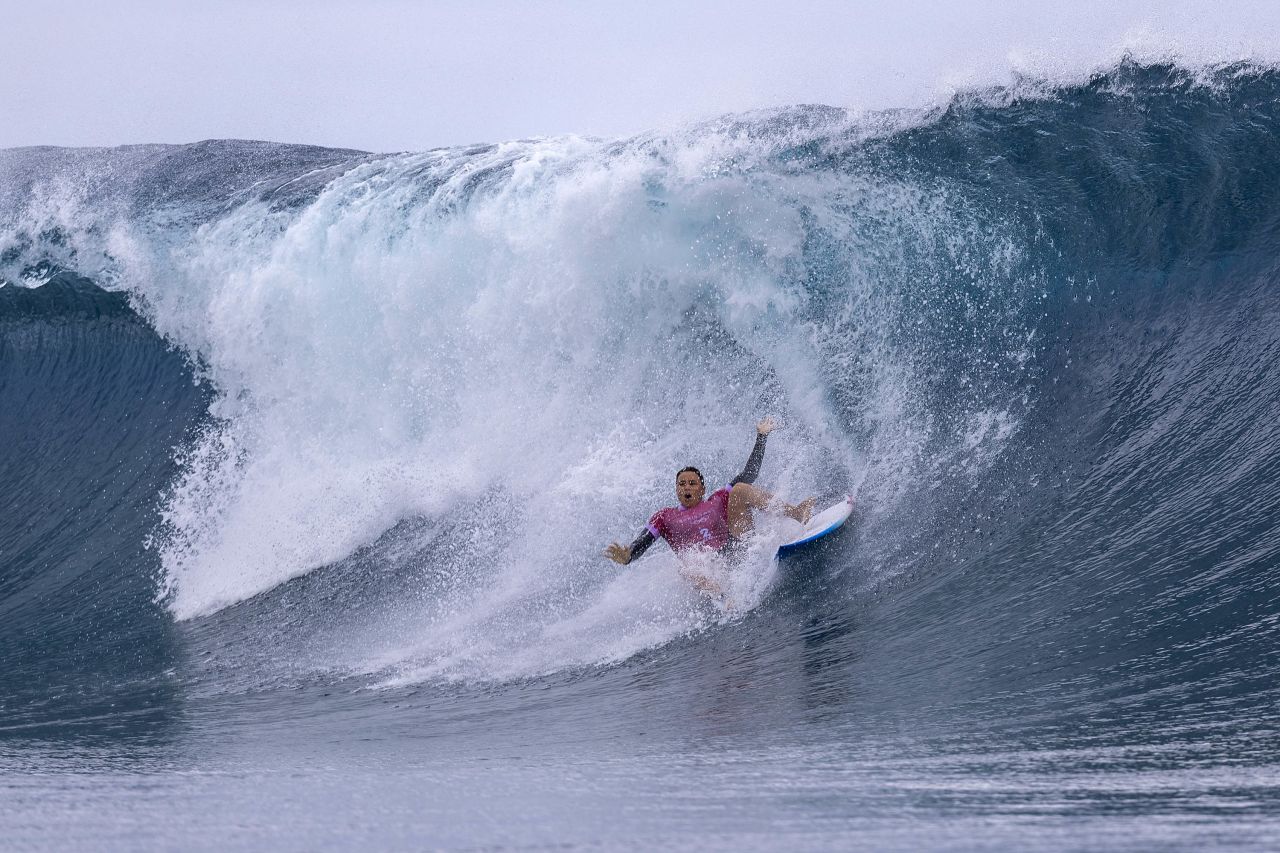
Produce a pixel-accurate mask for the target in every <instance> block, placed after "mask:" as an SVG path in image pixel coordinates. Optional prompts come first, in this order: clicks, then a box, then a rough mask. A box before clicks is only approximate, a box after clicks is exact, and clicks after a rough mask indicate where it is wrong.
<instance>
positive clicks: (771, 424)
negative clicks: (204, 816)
mask: <svg viewBox="0 0 1280 853" xmlns="http://www.w3.org/2000/svg"><path fill="white" fill-rule="evenodd" d="M777 428H778V422H777V421H775V420H774V419H773V418H772V417H766V418H765V419H764V420H762V421H761V422H760V423H758V424H756V432H758V433H760V434H761V435H768V434H769V433H771V432H773V431H774V430H775V429H777Z"/></svg>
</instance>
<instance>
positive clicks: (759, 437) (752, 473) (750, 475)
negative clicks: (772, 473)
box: [729, 418, 778, 486]
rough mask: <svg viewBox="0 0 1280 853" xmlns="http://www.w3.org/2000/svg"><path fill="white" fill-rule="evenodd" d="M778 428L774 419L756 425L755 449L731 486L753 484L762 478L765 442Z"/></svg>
mask: <svg viewBox="0 0 1280 853" xmlns="http://www.w3.org/2000/svg"><path fill="white" fill-rule="evenodd" d="M777 426H778V424H777V423H776V422H775V421H774V419H773V418H765V419H764V420H762V421H760V423H758V424H756V444H755V447H752V448H751V455H750V456H748V457H747V464H746V466H745V467H744V468H743V469H742V473H741V474H739V475H738V476H736V477H734V478H733V479H732V480H730V481H729V485H730V486H736V485H738V484H739V483H747V484H751V483H754V482H755V481H756V477H758V476H760V463H761V462H764V443H765V440H766V439H768V437H769V433H771V432H773V431H774V429H775V428H776V427H777Z"/></svg>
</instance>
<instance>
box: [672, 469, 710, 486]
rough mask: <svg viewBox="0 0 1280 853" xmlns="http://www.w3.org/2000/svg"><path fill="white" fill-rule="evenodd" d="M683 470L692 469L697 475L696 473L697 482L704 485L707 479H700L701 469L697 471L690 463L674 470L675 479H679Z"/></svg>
mask: <svg viewBox="0 0 1280 853" xmlns="http://www.w3.org/2000/svg"><path fill="white" fill-rule="evenodd" d="M685 471H692V472H693V473H695V474H697V475H698V483H699V484H701V485H703V486H705V485H706V484H707V481H706V480H704V479H702V472H701V471H699V470H698V469H697V468H694V467H693V466H692V465H689V466H687V467H685V468H681V469H680V470H679V471H677V472H676V479H677V480H679V479H680V475H681V474H683V473H684V472H685Z"/></svg>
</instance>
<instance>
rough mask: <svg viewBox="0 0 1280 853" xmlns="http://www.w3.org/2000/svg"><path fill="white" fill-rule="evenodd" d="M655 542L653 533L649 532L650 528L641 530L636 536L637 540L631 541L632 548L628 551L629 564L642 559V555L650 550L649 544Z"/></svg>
mask: <svg viewBox="0 0 1280 853" xmlns="http://www.w3.org/2000/svg"><path fill="white" fill-rule="evenodd" d="M653 542H654V538H653V534H652V533H650V532H649V528H647V527H646V528H645V529H644V530H641V531H640V535H639V536H637V537H636V541H634V542H632V543H631V548H630V550H629V551H628V552H627V564H628V565H630V564H631V563H632V562H633V561H635V560H638V559H640V555H641V554H643V553H644V552H645V551H648V550H649V546H650V545H652V544H653Z"/></svg>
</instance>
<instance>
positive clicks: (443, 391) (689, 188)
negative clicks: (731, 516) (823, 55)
mask: <svg viewBox="0 0 1280 853" xmlns="http://www.w3.org/2000/svg"><path fill="white" fill-rule="evenodd" d="M813 118H814V116H812V115H811V116H810V119H811V120H812V119H813ZM810 123H811V124H813V123H814V122H813V121H810ZM816 124H818V125H819V127H818V129H811V130H807V131H806V130H800V129H797V128H799V127H801V126H802V125H803V123H797V122H794V121H790V120H788V121H781V122H779V121H773V120H772V119H771V117H770V116H769V115H767V114H766V115H762V116H757V117H751V118H748V119H746V120H744V121H743V122H741V123H737V122H724V123H720V124H716V125H712V126H707V127H701V128H697V129H692V130H689V131H687V132H685V133H683V134H681V135H678V136H673V137H652V138H643V139H639V140H634V141H631V142H627V143H605V142H599V141H589V140H582V139H576V138H565V139H554V140H543V141H536V142H522V143H510V144H505V145H499V146H494V147H490V148H486V149H482V150H470V151H468V150H460V149H458V150H449V151H437V152H431V153H427V154H421V155H406V156H398V157H392V158H383V159H378V160H374V161H371V162H365V163H363V164H361V165H357V166H355V167H354V168H353V169H351V170H350V171H349V172H347V173H346V174H345V175H343V176H342V177H340V178H338V179H337V180H334V181H332V182H331V183H329V184H328V185H327V186H326V187H325V189H324V191H323V192H322V193H321V194H320V195H319V196H318V197H317V198H315V199H314V200H313V201H310V202H309V203H308V204H306V205H305V206H302V207H285V208H283V209H279V210H273V209H271V208H270V207H269V205H268V204H267V203H265V202H261V201H252V202H248V203H244V204H240V205H239V206H235V207H232V208H231V209H229V210H228V211H226V212H225V213H221V214H218V215H215V216H212V217H208V216H205V217H203V220H202V221H204V222H205V224H203V225H201V226H200V227H198V228H195V229H194V230H192V229H191V228H189V227H187V226H184V225H182V224H181V222H182V221H183V217H182V216H181V215H180V214H181V213H182V212H181V211H178V212H177V213H175V212H174V211H151V213H150V216H149V217H144V218H141V219H140V218H138V217H136V216H135V217H133V218H130V217H128V216H125V215H123V214H120V213H119V212H117V211H115V210H111V211H110V213H109V215H101V214H100V215H99V217H98V219H97V220H95V219H94V217H93V216H89V215H87V214H86V213H85V211H84V209H83V208H84V205H85V204H86V202H85V196H84V195H83V194H81V195H77V193H76V192H75V191H74V187H72V188H71V189H68V187H67V186H66V185H65V182H64V183H63V184H57V187H59V190H58V193H54V194H53V195H54V196H56V197H57V198H58V199H59V203H58V204H57V205H48V204H44V205H42V209H43V210H45V211H46V212H45V214H44V215H45V216H46V217H48V216H50V215H54V216H56V222H55V223H54V224H60V225H61V226H62V227H64V228H65V229H67V230H69V231H71V232H72V233H73V236H74V239H73V240H72V242H73V243H76V244H83V245H85V246H88V245H90V244H92V243H93V241H94V240H100V241H101V243H102V246H101V248H100V249H99V251H102V252H105V256H106V258H107V260H106V261H105V262H104V263H105V265H106V266H105V268H104V270H102V271H99V274H98V277H99V278H100V279H108V280H112V281H115V282H117V284H118V286H123V287H126V288H128V289H129V290H130V291H131V292H132V293H133V294H134V295H135V296H136V297H137V298H138V299H139V300H140V302H139V304H140V305H141V306H142V307H143V309H144V311H145V312H146V313H147V315H148V317H149V318H151V320H152V321H153V322H154V323H155V325H156V327H157V328H158V329H159V330H160V331H161V332H162V333H163V334H165V335H166V336H167V337H168V338H169V339H170V340H173V341H174V342H175V343H177V344H178V345H180V346H181V347H182V348H183V349H185V350H186V351H188V352H190V353H192V354H194V355H195V356H196V357H197V358H198V359H199V361H200V362H201V364H202V366H203V369H204V373H205V375H206V377H207V378H208V380H209V381H210V382H211V383H212V384H213V386H214V387H215V388H216V389H217V391H218V399H217V402H216V403H215V405H214V407H213V414H214V415H215V416H216V418H217V422H216V425H215V426H214V427H212V428H210V429H209V430H207V431H206V433H205V434H204V435H203V436H202V438H201V440H199V441H198V442H196V443H195V445H194V446H192V447H189V448H185V449H183V450H182V452H181V461H182V463H183V470H184V471H185V473H184V475H183V476H182V478H181V479H180V481H179V482H178V483H176V485H175V486H174V488H173V489H172V491H171V493H170V494H168V495H167V496H166V497H165V501H164V518H165V526H164V529H163V530H162V531H161V533H160V535H159V536H158V537H157V540H156V541H157V547H158V548H159V551H160V554H161V558H162V563H163V567H164V577H163V583H162V591H161V594H162V596H163V597H164V598H165V600H166V601H167V602H168V605H169V606H170V608H171V609H172V611H173V613H174V615H175V616H176V617H178V618H179V619H189V618H193V617H198V616H202V615H206V614H210V613H213V612H216V611H218V610H220V609H222V608H225V607H227V606H229V605H233V604H236V603H237V602H241V601H244V600H246V599H248V598H251V597H253V596H255V595H258V594H260V593H263V592H265V591H267V590H271V589H273V588H275V587H277V586H279V585H280V584H281V583H283V582H285V581H287V580H289V579H291V578H295V577H298V576H300V575H304V574H307V573H310V572H312V571H315V570H316V569H319V568H322V567H325V566H329V565H332V564H334V563H337V562H340V561H343V560H346V559H348V558H350V557H351V556H352V555H353V554H356V553H357V552H359V551H361V549H367V548H368V547H369V546H371V545H372V543H375V542H377V541H378V540H379V537H382V536H383V534H384V533H386V532H387V531H388V530H391V529H393V528H395V527H396V525H397V524H398V523H400V522H402V521H405V520H412V521H415V523H417V526H415V528H414V530H415V531H416V532H414V533H413V534H412V536H409V537H408V538H405V537H400V538H399V539H397V540H396V542H395V548H396V549H400V550H402V551H403V550H406V549H407V550H408V551H414V550H415V549H420V548H421V547H423V546H424V545H425V543H428V542H430V543H432V547H433V548H434V549H435V550H434V551H433V553H434V555H435V556H434V557H433V558H432V560H433V561H434V562H433V563H432V565H430V566H427V567H423V569H422V570H423V572H424V584H425V583H426V581H427V579H428V578H427V576H429V580H430V587H431V594H430V595H429V596H424V597H423V599H422V600H421V601H407V602H401V603H400V604H399V605H398V606H397V607H396V608H394V609H393V610H392V611H388V612H387V613H385V614H383V615H382V616H381V617H380V618H378V619H375V620H372V621H366V622H364V623H362V624H355V625H348V626H346V628H344V630H343V633H342V636H340V637H333V638H331V640H330V642H329V643H326V644H325V646H326V647H325V648H324V649H317V650H316V656H317V659H318V660H320V661H324V664H323V665H325V666H338V667H342V668H345V669H349V670H356V671H366V672H367V671H385V672H387V673H388V678H390V679H391V680H392V681H397V680H405V679H408V680H414V679H419V678H423V677H459V678H471V677H514V676H519V675H530V674H537V673H540V672H546V671H551V670H554V669H558V668H562V667H564V666H573V665H578V664H589V663H595V662H601V661H609V660H617V659H621V658H625V657H626V656H628V655H630V654H633V653H634V652H635V651H637V650H639V649H643V648H646V647H650V646H653V645H656V644H660V643H662V642H665V641H667V640H669V639H671V638H672V637H675V636H678V635H680V634H682V633H686V632H688V631H691V630H697V629H698V628H699V627H700V626H703V625H706V624H708V623H709V621H710V622H714V621H717V620H720V619H723V618H733V617H734V615H735V614H737V613H741V612H743V611H744V610H747V609H750V607H751V606H753V605H754V604H755V603H756V602H758V601H759V600H760V597H761V596H762V595H763V593H764V592H765V590H766V589H767V586H768V583H769V580H770V578H771V573H772V571H773V569H772V564H771V561H770V559H769V555H770V554H771V553H772V551H771V549H763V550H762V551H761V553H760V555H758V559H756V560H754V561H751V565H750V566H749V567H747V568H746V569H744V570H743V574H742V576H741V577H740V578H736V579H734V581H733V585H734V587H735V595H736V597H737V601H736V602H735V604H736V608H735V610H734V612H733V613H731V614H726V613H723V612H721V611H720V610H717V609H716V608H714V607H710V606H709V605H708V604H707V603H706V602H704V601H701V600H700V599H699V597H698V596H697V595H696V594H695V593H693V592H691V591H690V590H689V588H688V585H687V584H686V583H684V582H683V581H682V580H680V578H679V575H678V564H677V562H676V560H675V559H674V558H673V557H672V556H671V555H670V553H669V552H668V551H667V550H666V548H665V546H664V545H661V544H660V545H658V546H656V547H655V548H654V549H653V551H652V552H651V554H650V555H648V556H646V558H645V559H644V560H643V561H641V562H640V563H638V564H637V565H635V566H632V567H629V568H628V569H626V570H620V569H618V568H617V567H615V566H614V564H612V563H610V562H608V561H607V560H605V559H604V558H603V557H602V556H601V550H602V549H603V547H604V546H605V545H606V544H607V543H608V542H610V541H613V540H621V541H624V542H625V541H629V540H630V538H631V537H632V536H634V535H635V534H636V532H637V531H638V530H639V529H640V528H641V527H642V525H643V524H644V522H645V520H646V519H647V518H648V516H649V515H650V514H651V513H652V512H653V511H654V510H656V509H657V508H659V507H661V506H663V505H666V504H669V503H671V502H672V500H671V498H672V495H671V477H672V473H673V472H674V471H675V470H676V469H678V468H679V467H681V466H683V465H686V464H695V465H698V466H699V467H700V468H701V469H702V470H703V471H704V473H705V474H706V475H707V476H708V479H709V480H710V481H711V482H713V483H715V482H719V481H724V480H727V479H728V478H729V477H731V476H732V475H733V474H734V473H736V472H737V471H738V470H739V468H740V467H741V465H742V463H743V461H744V460H745V457H746V454H747V451H748V450H749V448H750V445H751V441H752V436H753V425H754V423H755V422H756V420H758V419H759V418H760V417H762V416H763V415H765V414H772V415H775V416H778V417H780V419H781V420H782V421H783V422H784V424H785V426H784V428H783V429H781V430H779V431H778V432H777V433H775V435H774V437H773V438H772V439H771V441H770V446H769V451H768V454H767V457H766V461H765V465H764V469H763V473H762V476H761V479H760V481H759V484H760V485H763V486H764V487H766V488H769V489H771V490H776V491H777V492H779V494H780V495H782V496H784V497H789V498H791V499H799V498H800V497H803V496H807V495H810V494H816V495H818V496H819V498H829V497H832V496H834V495H836V494H840V493H843V492H844V491H847V490H848V489H849V488H850V487H851V486H853V485H855V484H857V483H859V482H861V481H862V480H863V478H864V477H865V478H866V487H867V488H869V489H870V497H871V498H872V499H871V500H870V501H867V502H865V503H866V504H867V505H868V506H869V508H870V511H872V512H875V511H876V509H877V506H878V507H879V510H880V511H884V509H885V508H886V507H891V506H892V505H893V504H894V503H895V502H896V501H898V500H899V499H900V498H901V496H902V495H903V494H906V493H907V492H909V491H910V489H911V488H913V487H912V485H911V484H912V483H915V484H919V483H921V482H927V479H928V478H929V477H930V476H933V475H932V474H931V471H932V470H934V469H935V468H936V467H937V465H938V464H939V462H938V460H937V459H936V458H931V457H929V456H928V454H927V453H926V451H925V449H924V448H925V445H926V443H927V442H928V441H929V440H930V437H931V435H932V430H933V426H932V425H931V423H930V420H929V417H928V415H927V414H925V408H924V407H923V406H922V401H921V400H920V399H919V398H918V394H917V393H916V391H915V390H914V389H915V387H916V385H917V381H916V377H915V373H916V371H917V370H918V369H919V368H918V366H917V365H916V364H914V363H913V359H912V355H911V353H909V352H908V353H903V352H900V351H899V350H898V349H896V348H895V346H896V345H895V344H893V343H891V342H890V337H891V335H890V332H889V329H891V328H892V327H893V326H894V324H895V323H898V322H899V321H900V319H901V317H900V316H899V315H900V314H901V312H902V310H903V309H902V308H901V307H900V306H899V305H898V304H897V300H898V298H899V296H898V294H900V293H901V292H902V291H901V287H900V284H901V283H902V281H904V280H907V278H908V276H909V275H914V274H917V273H918V270H919V264H920V258H919V257H915V258H913V259H912V260H911V262H910V263H911V264H914V265H915V266H914V267H912V266H910V264H908V262H907V261H906V260H904V258H903V256H902V254H901V253H902V252H903V251H904V248H903V247H904V246H916V247H919V246H921V245H924V246H928V247H930V251H935V252H940V253H941V260H940V261H938V262H940V263H944V264H956V263H960V264H966V265H968V264H973V263H974V257H973V256H971V255H970V254H969V253H968V250H967V249H966V248H965V247H966V246H967V245H968V244H969V243H971V242H981V243H982V244H983V246H984V247H985V249H984V252H985V254H984V255H983V257H985V258H988V259H989V260H988V261H986V263H989V264H991V265H992V266H991V267H990V268H988V269H981V268H979V269H975V270H973V274H974V275H975V276H978V277H981V276H995V277H1005V276H1007V275H1008V271H1007V270H1005V269H1002V268H1000V267H1001V265H1003V264H1005V263H1007V262H1008V258H1009V254H1010V253H1011V252H1012V249H1008V248H1006V249H1002V248H1001V245H1002V244H1001V240H1002V239H1004V238H1001V237H1000V235H998V234H992V233H990V230H989V227H988V228H987V229H986V230H984V231H982V232H980V233H979V232H976V231H975V230H974V229H975V227H976V226H974V225H973V224H972V222H970V221H969V219H968V218H967V216H966V214H965V212H964V210H963V208H962V207H957V206H956V205H955V204H954V203H953V202H952V200H950V199H948V198H946V196H945V195H939V194H937V193H936V192H933V191H929V190H926V189H923V188H914V187H911V186H909V185H906V184H902V183H898V182H895V181H891V180H890V181H886V180H884V179H875V178H872V177H864V176H860V175H853V174H840V173H835V172H830V171H823V172H818V173H810V172H807V171H805V170H803V169H800V168H795V167H792V166H789V165H788V164H787V163H786V162H785V161H783V162H781V163H779V162H778V161H777V160H776V159H775V157H774V155H775V154H776V152H777V151H779V150H781V149H785V148H786V147H788V146H791V145H794V144H796V143H800V142H805V141H807V140H809V139H821V138H823V137H824V136H825V135H828V134H830V133H831V132H832V131H833V130H834V129H844V130H852V129H851V128H849V127H848V125H846V124H844V119H843V118H842V117H841V116H840V114H838V113H834V112H832V113H826V114H822V116H821V118H820V120H818V121H817V122H816ZM44 197H50V194H49V193H45V196H44ZM49 210H53V211H54V212H55V213H54V214H49V213H48V212H47V211H49ZM86 222H96V223H97V224H96V225H95V226H94V227H93V228H86V226H85V223H86ZM104 222H105V223H106V224H105V225H104V224H103V223H104ZM75 229H79V231H76V230H75ZM32 230H35V229H32ZM90 232H92V233H90ZM814 234H820V235H822V237H823V239H824V240H825V241H826V242H825V245H824V247H820V248H819V249H816V250H815V249H814V248H813V247H811V246H809V245H808V244H807V243H806V241H807V240H810V239H811V238H812V237H813V235H814ZM887 234H893V235H896V236H897V237H900V238H901V239H893V240H888V239H886V235H887ZM91 254H92V252H90V251H87V250H85V251H82V252H81V254H80V256H79V258H78V260H79V261H80V262H81V263H82V265H83V261H84V259H85V258H86V257H87V256H89V255H91ZM833 270H834V272H833ZM815 271H816V272H820V273H822V275H823V278H822V280H821V281H822V283H821V284H820V285H816V286H815V285H814V284H812V283H811V281H812V280H811V273H813V272H815ZM815 287H816V289H815ZM834 388H844V389H846V391H848V389H850V388H854V389H856V390H857V392H858V394H859V399H858V401H857V411H856V413H850V412H849V411H848V410H847V409H846V410H837V409H836V408H833V403H832V396H831V392H832V389H834ZM851 418H856V419H857V421H858V422H859V424H860V425H861V428H862V429H864V430H865V431H869V432H870V433H871V434H872V435H874V437H875V439H874V442H873V443H872V445H871V446H870V447H867V448H859V447H856V446H855V445H854V443H853V442H852V440H851V439H850V438H849V435H850V434H851V431H850V426H851V421H850V419H851ZM970 426H971V429H969V430H968V432H967V433H966V435H962V436H956V437H955V439H954V443H955V445H956V448H957V453H960V454H962V455H963V456H964V458H966V459H969V460H974V459H987V458H995V457H996V456H998V453H999V445H1001V444H1002V443H1003V441H1004V439H1005V438H1006V437H1007V436H1008V435H1010V434H1011V433H1013V432H1014V431H1016V422H1015V421H1014V420H1013V419H1011V416H1010V415H1008V414H1007V413H1005V412H1002V411H1000V410H999V409H994V410H990V411H988V410H986V409H982V410H979V411H977V412H975V414H974V416H973V417H972V418H971V419H970ZM934 437H935V438H936V436H934ZM866 457H870V460H869V462H864V461H863V460H864V459H865V458H866ZM984 464H985V463H984ZM386 547H390V546H386ZM397 559H398V557H397V556H396V554H393V553H391V552H390V551H388V552H387V553H385V554H380V553H378V552H377V550H376V549H375V551H374V552H373V553H368V552H362V556H361V558H360V562H361V565H362V566H365V567H372V568H371V569H369V570H370V571H371V572H372V574H371V575H370V576H369V577H368V579H367V582H368V583H369V584H370V585H371V586H376V585H377V583H378V581H377V577H376V574H377V571H378V567H379V566H391V565H392V564H394V563H396V560H397Z"/></svg>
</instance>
